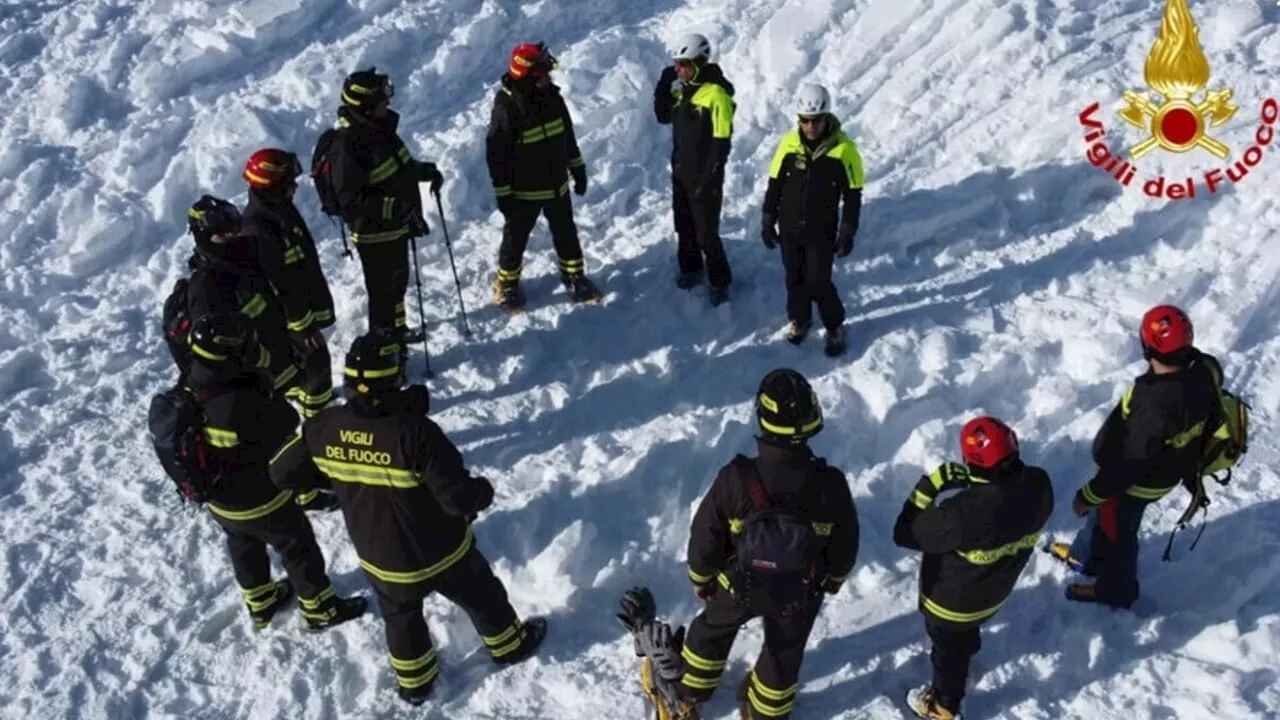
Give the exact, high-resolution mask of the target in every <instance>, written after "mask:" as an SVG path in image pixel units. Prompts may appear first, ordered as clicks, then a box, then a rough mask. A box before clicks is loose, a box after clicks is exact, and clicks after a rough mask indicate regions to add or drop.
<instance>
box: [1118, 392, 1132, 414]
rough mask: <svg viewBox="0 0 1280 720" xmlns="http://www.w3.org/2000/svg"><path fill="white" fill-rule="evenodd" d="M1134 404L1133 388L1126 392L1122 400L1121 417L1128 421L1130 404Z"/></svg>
mask: <svg viewBox="0 0 1280 720" xmlns="http://www.w3.org/2000/svg"><path fill="white" fill-rule="evenodd" d="M1131 402H1133V388H1129V389H1128V390H1125V391H1124V397H1122V398H1120V417H1122V418H1125V419H1128V417H1129V404H1130V403H1131Z"/></svg>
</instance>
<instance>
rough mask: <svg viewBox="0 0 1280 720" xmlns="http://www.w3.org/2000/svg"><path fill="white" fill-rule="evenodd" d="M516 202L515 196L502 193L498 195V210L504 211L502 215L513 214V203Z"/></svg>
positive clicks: (508, 215)
mask: <svg viewBox="0 0 1280 720" xmlns="http://www.w3.org/2000/svg"><path fill="white" fill-rule="evenodd" d="M513 202H515V198H513V197H511V196H510V195H501V196H499V197H498V212H500V213H502V217H504V218H505V217H510V216H511V204H512V203H513Z"/></svg>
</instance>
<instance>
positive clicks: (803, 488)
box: [688, 440, 858, 590]
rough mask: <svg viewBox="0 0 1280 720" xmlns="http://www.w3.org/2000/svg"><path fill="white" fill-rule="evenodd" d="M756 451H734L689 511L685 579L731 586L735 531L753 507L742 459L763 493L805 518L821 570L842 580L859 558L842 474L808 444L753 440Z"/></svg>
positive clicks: (849, 498) (852, 512) (855, 523)
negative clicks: (750, 454)
mask: <svg viewBox="0 0 1280 720" xmlns="http://www.w3.org/2000/svg"><path fill="white" fill-rule="evenodd" d="M758 450H759V455H758V457H757V458H754V459H749V458H745V457H743V456H738V458H735V459H734V461H732V462H730V463H729V464H727V465H725V466H724V467H723V468H721V470H720V472H719V473H718V474H717V475H716V478H715V480H714V481H713V482H712V484H711V489H710V490H709V491H708V492H707V494H706V496H704V497H703V499H702V502H701V503H700V504H699V505H698V509H697V511H696V512H695V513H694V516H693V522H692V526H691V528H690V532H689V548H688V562H689V578H690V579H691V580H693V582H695V583H698V584H705V583H709V582H712V581H713V580H714V581H718V582H719V584H720V585H721V586H722V587H725V588H727V589H730V590H731V589H732V587H733V585H734V577H733V575H734V572H733V570H732V566H733V558H734V555H735V545H736V536H737V534H738V533H739V532H741V528H742V523H743V520H744V519H745V518H746V517H747V515H748V514H749V513H750V512H751V510H752V509H753V507H754V506H753V505H752V502H751V497H750V496H749V495H748V491H747V478H748V475H747V473H748V472H749V469H748V468H746V467H744V463H754V464H755V466H756V469H757V471H758V472H759V477H760V482H761V484H762V485H763V486H764V489H765V492H766V493H768V495H769V497H770V498H771V499H772V501H773V502H774V503H776V504H780V505H786V506H788V507H794V508H797V509H799V510H800V511H801V514H802V515H803V516H805V517H807V518H808V519H809V521H810V523H811V525H812V527H813V530H814V533H815V534H816V535H817V536H818V539H819V541H820V542H822V541H825V542H824V549H823V552H822V556H823V560H824V562H825V568H824V572H825V573H826V575H827V576H828V577H829V578H830V579H831V580H832V581H834V582H836V583H840V582H843V581H844V580H845V578H846V577H847V576H848V574H849V572H850V571H851V570H852V569H853V565H854V563H855V562H856V561H857V558H858V514H857V510H856V509H855V507H854V504H853V497H852V495H851V494H850V492H849V484H848V482H847V481H846V479H845V477H844V473H842V472H840V471H839V470H838V469H836V468H833V467H831V466H830V465H827V464H826V462H825V461H823V460H822V459H821V458H818V457H816V456H815V455H813V453H812V451H811V450H810V449H809V448H808V447H807V446H803V445H802V446H796V447H784V446H780V445H774V444H771V443H769V442H768V441H767V440H759V441H758Z"/></svg>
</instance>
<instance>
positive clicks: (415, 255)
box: [409, 235, 434, 378]
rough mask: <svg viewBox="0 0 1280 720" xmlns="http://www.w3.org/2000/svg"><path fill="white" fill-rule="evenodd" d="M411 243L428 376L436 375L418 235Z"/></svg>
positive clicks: (410, 238)
mask: <svg viewBox="0 0 1280 720" xmlns="http://www.w3.org/2000/svg"><path fill="white" fill-rule="evenodd" d="M409 243H410V244H411V245H412V246H413V279H414V280H415V281H416V284H417V286H418V322H419V323H421V324H422V328H421V331H422V354H423V355H425V356H426V359H427V369H426V376H427V377H428V378H430V377H434V375H433V374H432V372H431V350H430V349H428V348H427V316H426V315H425V314H424V313H423V310H422V272H421V271H420V270H419V269H418V236H417V235H411V236H410V237H409Z"/></svg>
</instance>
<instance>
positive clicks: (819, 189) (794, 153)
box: [764, 115, 863, 242]
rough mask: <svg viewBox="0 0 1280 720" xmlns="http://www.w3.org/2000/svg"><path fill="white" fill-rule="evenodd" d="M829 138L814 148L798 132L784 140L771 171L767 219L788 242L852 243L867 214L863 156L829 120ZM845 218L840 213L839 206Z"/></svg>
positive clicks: (766, 210) (814, 144)
mask: <svg viewBox="0 0 1280 720" xmlns="http://www.w3.org/2000/svg"><path fill="white" fill-rule="evenodd" d="M826 117H827V134H826V135H824V136H823V137H821V138H819V139H818V141H817V142H813V143H811V142H809V141H808V140H806V139H805V138H804V136H803V135H801V133H800V131H799V130H792V131H790V132H788V133H787V134H786V135H783V136H782V140H781V142H779V143H778V149H777V150H776V151H775V152H774V154H773V162H772V163H771V164H770V166H769V187H768V190H766V191H765V196H764V215H765V217H766V218H772V219H773V220H775V221H776V222H777V223H778V233H779V234H780V235H782V236H783V237H787V236H793V235H804V236H807V237H812V238H821V239H824V240H828V241H833V242H834V241H835V239H836V237H837V236H838V235H840V236H843V235H847V236H848V237H850V238H852V237H853V235H854V233H856V232H857V230H858V218H859V215H860V214H861V210H862V184H863V172H862V155H861V154H860V153H859V152H858V146H857V145H855V144H854V142H853V141H852V140H850V139H849V137H848V136H847V135H845V134H844V131H842V130H841V129H840V121H839V120H837V119H836V118H835V116H833V115H827V116H826ZM842 201H843V203H844V212H843V213H841V212H840V203H841V202H842Z"/></svg>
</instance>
